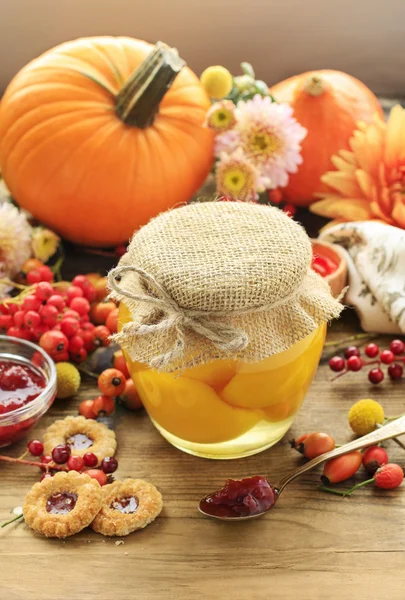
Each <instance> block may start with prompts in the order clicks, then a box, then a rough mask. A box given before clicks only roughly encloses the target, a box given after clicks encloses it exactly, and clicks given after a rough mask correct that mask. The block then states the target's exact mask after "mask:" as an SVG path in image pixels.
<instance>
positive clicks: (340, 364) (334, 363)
mask: <svg viewBox="0 0 405 600" xmlns="http://www.w3.org/2000/svg"><path fill="white" fill-rule="evenodd" d="M345 365H346V363H345V359H344V358H342V357H341V356H333V357H332V358H331V359H330V361H329V367H330V368H331V369H332V371H336V373H339V372H340V371H343V369H344V368H345Z"/></svg>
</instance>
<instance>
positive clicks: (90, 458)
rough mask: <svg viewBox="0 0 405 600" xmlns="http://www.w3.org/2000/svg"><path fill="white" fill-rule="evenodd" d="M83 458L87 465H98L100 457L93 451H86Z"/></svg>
mask: <svg viewBox="0 0 405 600" xmlns="http://www.w3.org/2000/svg"><path fill="white" fill-rule="evenodd" d="M83 460H84V464H85V466H86V467H96V466H97V463H98V458H97V456H96V455H95V454H93V452H86V454H84V455H83Z"/></svg>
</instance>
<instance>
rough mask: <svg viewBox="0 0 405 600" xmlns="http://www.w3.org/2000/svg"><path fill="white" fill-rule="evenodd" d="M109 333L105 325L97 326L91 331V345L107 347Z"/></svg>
mask: <svg viewBox="0 0 405 600" xmlns="http://www.w3.org/2000/svg"><path fill="white" fill-rule="evenodd" d="M110 335H111V332H110V330H109V329H107V327H106V326H105V325H99V326H98V327H95V328H94V330H93V343H94V345H95V346H97V347H99V346H109V345H110Z"/></svg>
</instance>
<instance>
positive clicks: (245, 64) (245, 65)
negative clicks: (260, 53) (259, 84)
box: [240, 62, 255, 79]
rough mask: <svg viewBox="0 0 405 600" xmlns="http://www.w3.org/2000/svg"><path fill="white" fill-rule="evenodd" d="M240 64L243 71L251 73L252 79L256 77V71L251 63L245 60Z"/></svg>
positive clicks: (246, 73) (247, 73)
mask: <svg viewBox="0 0 405 600" xmlns="http://www.w3.org/2000/svg"><path fill="white" fill-rule="evenodd" d="M240 66H241V69H242V71H243V73H244V74H245V75H249V77H251V78H252V79H254V78H255V72H254V70H253V67H252V65H251V64H250V63H248V62H243V63H241V64H240Z"/></svg>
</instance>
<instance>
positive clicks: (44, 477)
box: [28, 273, 53, 481]
mask: <svg viewBox="0 0 405 600" xmlns="http://www.w3.org/2000/svg"><path fill="white" fill-rule="evenodd" d="M28 275H29V273H28ZM49 477H53V475H52V473H44V474H43V475H42V476H41V479H40V480H39V481H43V480H44V479H48V478H49Z"/></svg>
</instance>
